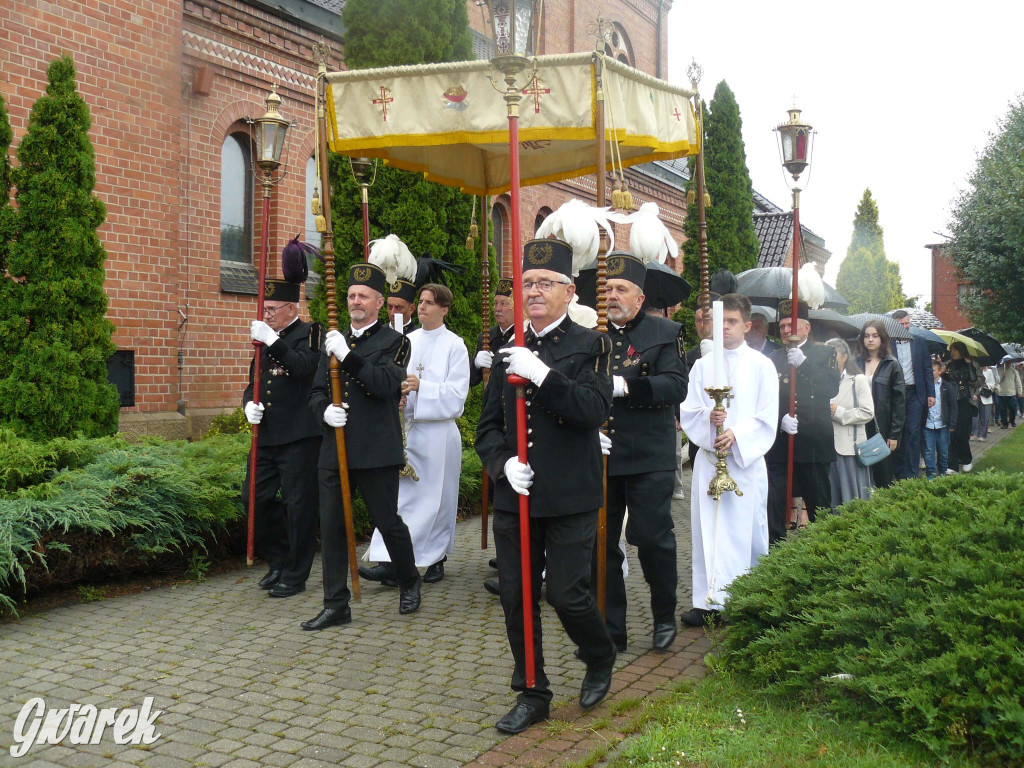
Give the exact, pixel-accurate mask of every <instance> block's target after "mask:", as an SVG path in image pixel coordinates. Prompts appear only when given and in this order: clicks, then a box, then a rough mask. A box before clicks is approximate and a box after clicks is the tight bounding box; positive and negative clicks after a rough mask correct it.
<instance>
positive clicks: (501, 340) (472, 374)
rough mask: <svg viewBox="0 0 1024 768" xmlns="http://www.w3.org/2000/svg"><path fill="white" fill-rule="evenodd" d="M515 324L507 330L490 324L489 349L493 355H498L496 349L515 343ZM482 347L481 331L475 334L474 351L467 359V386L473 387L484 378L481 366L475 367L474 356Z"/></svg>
mask: <svg viewBox="0 0 1024 768" xmlns="http://www.w3.org/2000/svg"><path fill="white" fill-rule="evenodd" d="M515 330H516V326H515V323H513V324H512V325H510V326H509V327H508V329H507V330H505V331H502V330H501V328H500V327H499V326H497V325H492V326H491V346H490V351H491V352H493V353H494V356H495V357H497V356H498V350H499V349H501V348H502V347H507V346H509V345H510V344H513V343H515V340H514V339H513V338H512V337H513V336H514V335H515ZM483 348H484V334H483V331H481V332H480V333H478V334H477V335H476V352H474V353H473V359H472V360H470V361H469V386H471V387H475V386H476V385H477V384H480V383H482V382H483V380H484V371H483V369H482V368H477V367H476V363H475V360H476V356H477V355H478V354H479V353H480V352H481V351H482V350H483Z"/></svg>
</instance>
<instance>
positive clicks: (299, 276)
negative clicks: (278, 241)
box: [281, 235, 320, 283]
mask: <svg viewBox="0 0 1024 768" xmlns="http://www.w3.org/2000/svg"><path fill="white" fill-rule="evenodd" d="M307 254H313V256H314V257H316V258H320V249H319V248H317V247H315V246H313V245H310V244H309V243H300V242H299V235H296V236H295V237H293V238H292V239H291V241H290V242H289V243H288V245H286V246H285V247H284V250H283V251H281V275H282V277H284V279H285V280H287V281H288V282H289V283H304V282H306V278H307V277H309V260H308V258H307Z"/></svg>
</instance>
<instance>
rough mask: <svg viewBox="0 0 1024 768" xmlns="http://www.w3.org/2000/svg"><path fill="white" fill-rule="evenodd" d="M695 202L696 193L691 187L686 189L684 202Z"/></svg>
mask: <svg viewBox="0 0 1024 768" xmlns="http://www.w3.org/2000/svg"><path fill="white" fill-rule="evenodd" d="M696 202H697V193H696V192H694V191H693V190H692V189H688V190H686V204H687V205H694V204H695V203H696Z"/></svg>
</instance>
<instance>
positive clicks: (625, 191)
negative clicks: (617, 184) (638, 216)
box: [622, 179, 633, 211]
mask: <svg viewBox="0 0 1024 768" xmlns="http://www.w3.org/2000/svg"><path fill="white" fill-rule="evenodd" d="M622 207H623V209H625V210H627V211H632V210H633V195H632V194H631V193H630V191H629V187H628V186H627V184H626V180H625V179H623V180H622Z"/></svg>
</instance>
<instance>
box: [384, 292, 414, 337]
mask: <svg viewBox="0 0 1024 768" xmlns="http://www.w3.org/2000/svg"><path fill="white" fill-rule="evenodd" d="M415 301H416V286H415V284H413V283H411V282H409V281H408V280H403V279H402V278H399V279H398V280H396V281H395V282H394V284H392V285H391V286H390V290H389V291H388V300H387V308H388V325H390V326H391V327H392V328H394V329H395V330H396V331H399V332H400V333H403V334H404V335H406V336H408V335H409V334H410V333H412V332H413V331H415V330H416V329H417V328H419V327H420V326H419V323H417V322H416V318H415V317H414V316H413V311H414V310H415V309H416V304H415V303H414V302H415ZM396 315H401V317H402V327H401V328H396V327H395V321H396V319H397V318H396Z"/></svg>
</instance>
